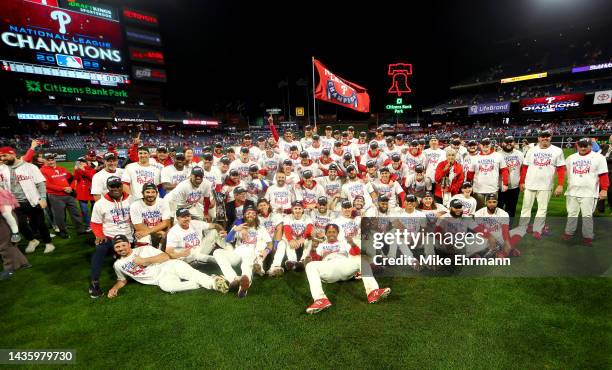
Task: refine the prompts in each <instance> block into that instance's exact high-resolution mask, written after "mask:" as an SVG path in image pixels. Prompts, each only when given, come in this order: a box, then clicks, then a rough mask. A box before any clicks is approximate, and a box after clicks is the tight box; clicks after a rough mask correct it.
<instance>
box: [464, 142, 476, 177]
mask: <svg viewBox="0 0 612 370" xmlns="http://www.w3.org/2000/svg"><path fill="white" fill-rule="evenodd" d="M477 156H478V143H476V141H475V140H470V141H468V143H467V153H466V154H465V156H464V157H463V172H464V173H468V171H469V170H470V168H471V166H472V163H473V162H474V160H475V159H476V157H477Z"/></svg>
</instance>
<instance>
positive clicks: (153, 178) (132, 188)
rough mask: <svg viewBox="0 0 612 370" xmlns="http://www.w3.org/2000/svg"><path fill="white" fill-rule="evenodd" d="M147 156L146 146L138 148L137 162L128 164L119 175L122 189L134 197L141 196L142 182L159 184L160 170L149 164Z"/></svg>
mask: <svg viewBox="0 0 612 370" xmlns="http://www.w3.org/2000/svg"><path fill="white" fill-rule="evenodd" d="M149 158H150V157H149V150H148V149H147V148H145V147H140V148H138V162H137V163H130V164H128V165H127V166H126V167H125V171H124V172H123V175H122V176H121V181H123V190H124V191H125V192H126V193H128V194H130V195H131V196H132V197H134V198H137V199H140V198H142V186H143V185H144V184H149V183H152V184H155V185H160V184H161V178H160V171H159V169H158V168H157V167H154V166H152V165H151V163H150V162H149Z"/></svg>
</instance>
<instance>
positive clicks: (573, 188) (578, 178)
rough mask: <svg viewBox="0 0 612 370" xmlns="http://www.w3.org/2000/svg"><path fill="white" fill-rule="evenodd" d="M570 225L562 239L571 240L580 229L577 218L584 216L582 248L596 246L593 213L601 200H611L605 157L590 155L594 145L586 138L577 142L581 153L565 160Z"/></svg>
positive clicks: (597, 154) (567, 226) (568, 220)
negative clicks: (583, 246)
mask: <svg viewBox="0 0 612 370" xmlns="http://www.w3.org/2000/svg"><path fill="white" fill-rule="evenodd" d="M566 163H567V164H566V166H567V174H568V176H567V191H566V192H565V197H566V204H567V224H566V226H565V231H564V233H563V234H562V235H561V238H562V239H563V240H570V239H571V238H572V237H573V236H574V233H575V232H576V228H577V227H578V217H579V216H580V214H582V244H583V245H585V246H587V247H590V246H592V245H593V236H594V234H593V212H594V210H595V205H596V204H597V200H598V199H601V200H603V199H606V197H607V196H608V188H609V186H610V183H609V182H608V164H607V163H606V159H605V157H604V156H603V155H601V154H599V153H594V152H593V151H591V142H590V141H589V139H587V138H584V139H581V140H579V141H578V153H574V154H572V155H570V156H569V157H568V158H567V160H566Z"/></svg>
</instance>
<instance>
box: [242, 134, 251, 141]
mask: <svg viewBox="0 0 612 370" xmlns="http://www.w3.org/2000/svg"><path fill="white" fill-rule="evenodd" d="M242 139H243V140H251V134H244V136H243V137H242Z"/></svg>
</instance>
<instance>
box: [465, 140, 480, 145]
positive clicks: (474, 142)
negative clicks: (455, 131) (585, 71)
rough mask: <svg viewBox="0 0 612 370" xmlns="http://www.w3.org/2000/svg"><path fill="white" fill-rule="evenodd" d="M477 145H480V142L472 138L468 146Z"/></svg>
mask: <svg viewBox="0 0 612 370" xmlns="http://www.w3.org/2000/svg"><path fill="white" fill-rule="evenodd" d="M476 145H478V143H476V140H470V141H468V143H467V146H476Z"/></svg>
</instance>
